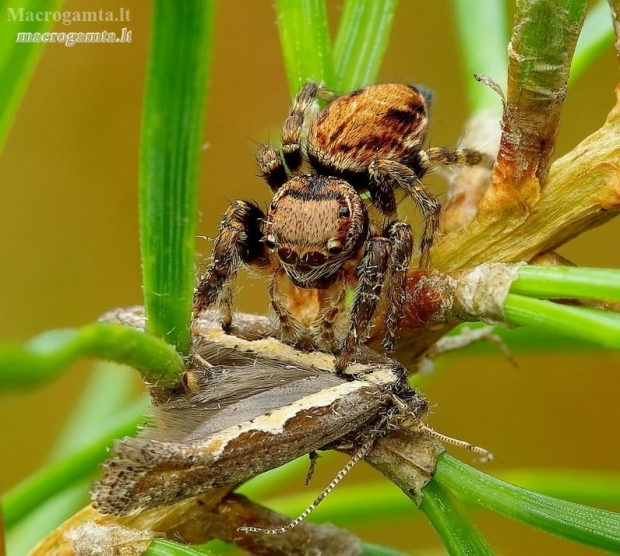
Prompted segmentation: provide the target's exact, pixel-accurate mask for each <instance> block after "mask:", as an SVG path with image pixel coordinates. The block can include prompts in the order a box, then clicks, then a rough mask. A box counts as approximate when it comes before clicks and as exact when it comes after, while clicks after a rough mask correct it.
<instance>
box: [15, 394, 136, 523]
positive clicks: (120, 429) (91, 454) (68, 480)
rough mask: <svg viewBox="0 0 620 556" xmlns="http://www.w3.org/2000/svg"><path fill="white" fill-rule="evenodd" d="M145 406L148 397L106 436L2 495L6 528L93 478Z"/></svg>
mask: <svg viewBox="0 0 620 556" xmlns="http://www.w3.org/2000/svg"><path fill="white" fill-rule="evenodd" d="M146 406H147V404H146V399H143V400H141V401H140V402H138V403H136V404H134V405H133V406H131V407H130V408H128V409H126V410H125V411H123V412H122V413H120V414H119V415H117V416H116V418H114V419H112V420H111V422H110V424H109V427H108V428H107V430H106V433H105V434H104V435H102V436H101V437H99V438H97V439H96V440H95V441H93V442H91V443H90V444H88V445H87V446H85V447H84V448H82V449H80V450H78V451H76V452H75V453H73V454H72V455H71V456H69V457H66V458H63V459H62V460H59V461H57V462H54V463H52V464H50V465H48V466H46V467H44V468H43V469H40V470H39V471H37V472H36V473H35V474H33V475H31V476H30V477H29V478H28V479H26V480H25V481H23V482H22V483H20V484H19V485H17V486H16V487H15V488H13V489H12V490H10V491H9V492H7V493H6V494H5V495H4V497H3V508H4V522H5V525H6V527H11V526H13V525H14V524H16V523H17V522H18V521H19V520H20V519H22V518H23V517H24V516H26V515H28V513H29V512H31V511H32V510H34V509H35V508H37V507H39V506H40V505H41V504H42V503H43V502H45V501H46V500H49V499H50V498H51V497H52V496H54V495H55V494H56V493H57V492H59V491H62V490H63V489H65V488H68V487H69V486H70V485H73V484H75V483H76V482H78V481H80V480H83V479H85V478H88V477H90V476H91V475H92V473H93V472H94V471H95V469H96V468H97V465H98V464H99V463H100V462H102V461H103V460H104V459H105V458H106V456H107V455H108V446H109V444H110V442H111V441H112V439H114V438H121V437H123V436H129V435H132V434H134V433H135V430H136V424H137V422H138V421H139V419H141V418H142V415H143V414H144V411H145V409H146Z"/></svg>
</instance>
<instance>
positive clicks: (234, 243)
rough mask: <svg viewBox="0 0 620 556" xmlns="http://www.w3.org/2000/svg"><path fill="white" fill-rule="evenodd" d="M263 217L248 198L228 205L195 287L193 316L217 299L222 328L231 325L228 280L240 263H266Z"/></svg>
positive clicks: (230, 279)
mask: <svg viewBox="0 0 620 556" xmlns="http://www.w3.org/2000/svg"><path fill="white" fill-rule="evenodd" d="M264 218H265V215H264V214H263V211H261V210H260V208H258V206H256V205H255V204H254V203H250V202H248V201H235V202H234V203H233V204H232V205H230V207H228V209H227V210H226V212H225V213H224V217H223V218H222V221H221V223H220V230H219V233H218V236H217V238H216V240H215V245H214V247H213V255H212V257H211V263H210V264H209V266H208V267H207V270H206V272H205V273H204V274H203V276H202V278H200V281H199V282H198V285H197V286H196V290H195V291H194V310H193V318H197V317H199V316H200V313H202V311H204V310H205V309H207V308H208V307H210V306H211V305H213V304H214V303H216V302H217V304H218V306H219V309H220V311H221V314H222V328H223V329H224V330H228V329H229V328H230V325H231V323H232V304H233V298H234V294H233V290H232V288H231V284H230V283H231V281H232V280H233V278H234V277H235V276H236V274H237V272H238V271H239V268H240V267H241V265H242V264H247V265H253V266H258V267H264V266H267V265H268V264H269V261H268V259H267V253H266V250H265V246H264V245H263V242H262V239H263V232H262V230H261V222H262V220H263V219H264Z"/></svg>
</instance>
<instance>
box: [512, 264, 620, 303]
mask: <svg viewBox="0 0 620 556" xmlns="http://www.w3.org/2000/svg"><path fill="white" fill-rule="evenodd" d="M510 293H514V294H518V295H526V296H528V297H545V298H564V299H605V300H609V301H620V270H612V269H605V268H582V267H577V266H574V267H573V266H536V265H525V266H522V267H521V268H520V269H519V276H518V278H517V279H516V280H515V281H514V282H513V283H512V285H511V287H510Z"/></svg>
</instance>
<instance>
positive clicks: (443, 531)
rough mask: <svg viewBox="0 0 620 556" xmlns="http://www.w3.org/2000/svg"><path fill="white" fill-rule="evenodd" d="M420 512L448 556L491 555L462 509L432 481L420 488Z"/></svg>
mask: <svg viewBox="0 0 620 556" xmlns="http://www.w3.org/2000/svg"><path fill="white" fill-rule="evenodd" d="M420 509H421V510H422V511H423V512H424V513H425V514H426V517H428V519H429V521H430V522H431V523H432V524H433V527H434V528H435V530H436V531H437V533H438V534H439V537H440V538H441V541H442V542H443V544H444V545H445V547H446V548H447V549H448V552H449V553H450V554H452V555H466V554H493V551H492V550H491V547H490V546H489V544H488V543H487V541H486V539H485V538H484V537H483V536H482V535H481V534H480V532H479V531H478V529H477V528H476V526H475V525H474V524H473V523H472V521H471V520H470V519H469V518H468V517H467V514H466V513H465V512H464V510H463V508H461V507H460V505H458V504H457V503H456V501H455V500H453V499H452V498H451V497H450V496H449V495H448V493H447V492H446V490H445V489H444V488H442V487H441V485H439V484H438V483H437V482H436V481H431V482H430V483H428V484H427V485H426V486H425V487H424V497H423V498H422V503H421V504H420Z"/></svg>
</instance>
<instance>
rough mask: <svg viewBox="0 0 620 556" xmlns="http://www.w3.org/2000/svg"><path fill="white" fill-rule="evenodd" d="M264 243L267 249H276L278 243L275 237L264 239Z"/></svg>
mask: <svg viewBox="0 0 620 556" xmlns="http://www.w3.org/2000/svg"><path fill="white" fill-rule="evenodd" d="M263 243H264V244H265V247H266V248H267V249H275V248H276V242H275V238H274V237H273V236H266V237H264V238H263Z"/></svg>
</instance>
